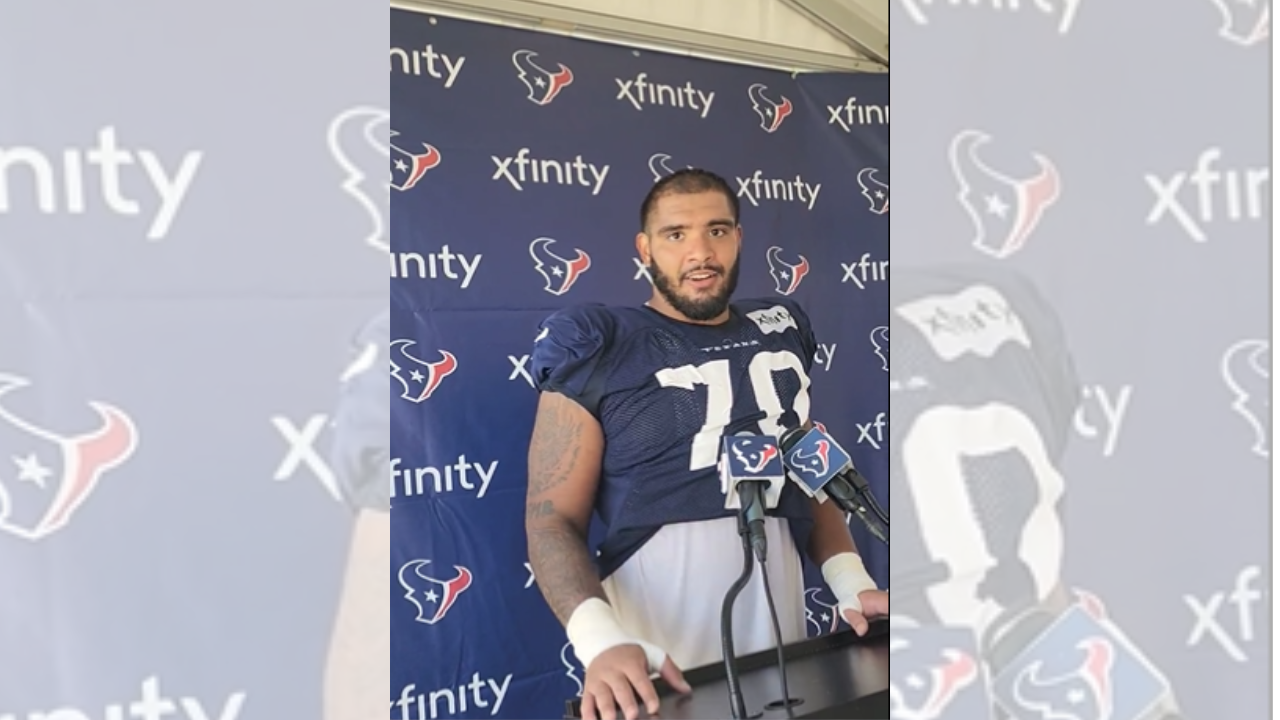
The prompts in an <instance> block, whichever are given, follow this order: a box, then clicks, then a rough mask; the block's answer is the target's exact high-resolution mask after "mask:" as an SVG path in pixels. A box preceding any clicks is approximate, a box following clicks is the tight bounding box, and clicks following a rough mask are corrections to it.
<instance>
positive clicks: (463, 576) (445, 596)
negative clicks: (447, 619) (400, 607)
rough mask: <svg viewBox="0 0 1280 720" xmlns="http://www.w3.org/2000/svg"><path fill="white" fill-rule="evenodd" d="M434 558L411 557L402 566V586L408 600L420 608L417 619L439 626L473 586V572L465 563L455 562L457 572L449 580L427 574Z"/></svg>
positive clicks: (415, 619) (417, 620)
mask: <svg viewBox="0 0 1280 720" xmlns="http://www.w3.org/2000/svg"><path fill="white" fill-rule="evenodd" d="M430 564H431V561H430V560H410V561H409V562H407V563H405V564H404V565H403V566H401V568H400V587H403V588H404V591H405V592H404V599H405V600H408V601H409V603H410V604H412V605H413V606H414V607H415V608H417V609H418V615H417V617H415V618H414V621H415V622H420V623H426V624H427V625H435V624H436V623H438V622H440V621H441V620H443V619H444V616H445V615H447V614H449V610H450V609H451V608H452V607H453V605H454V603H456V602H458V596H460V595H462V593H463V592H464V591H465V590H466V589H467V588H469V587H471V580H472V575H471V571H470V570H468V569H466V568H464V567H462V566H461V565H454V566H453V569H454V572H455V573H457V574H456V575H454V576H453V578H451V579H449V580H441V579H439V578H437V577H433V576H431V575H428V574H427V566H428V565H430Z"/></svg>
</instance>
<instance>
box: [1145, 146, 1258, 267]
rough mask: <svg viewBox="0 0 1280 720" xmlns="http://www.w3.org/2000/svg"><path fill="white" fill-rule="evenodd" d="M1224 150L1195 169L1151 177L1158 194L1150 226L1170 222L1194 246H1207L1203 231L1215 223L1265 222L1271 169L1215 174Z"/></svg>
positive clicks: (1207, 154)
mask: <svg viewBox="0 0 1280 720" xmlns="http://www.w3.org/2000/svg"><path fill="white" fill-rule="evenodd" d="M1220 159H1222V149H1221V148H1216V147H1211V148H1209V149H1207V150H1205V151H1204V152H1202V153H1200V157H1198V158H1197V159H1196V165H1195V169H1194V170H1191V171H1190V172H1187V171H1182V172H1177V173H1174V174H1173V175H1170V176H1169V177H1167V178H1161V177H1159V176H1156V175H1146V176H1145V179H1146V181H1147V186H1148V187H1150V188H1151V191H1152V192H1153V193H1154V194H1155V198H1154V200H1153V203H1152V205H1151V212H1150V213H1148V214H1147V224H1148V225H1155V224H1156V223H1159V222H1170V223H1173V224H1174V225H1176V226H1178V227H1180V228H1181V229H1182V231H1183V232H1185V233H1186V234H1187V237H1189V238H1191V239H1192V240H1193V241H1195V242H1198V243H1202V242H1208V240H1209V236H1208V235H1207V234H1205V228H1204V226H1206V225H1209V224H1211V223H1213V222H1220V221H1223V220H1225V221H1228V222H1240V221H1242V220H1253V221H1257V220H1264V219H1266V218H1268V217H1270V208H1269V207H1265V205H1266V203H1267V197H1268V194H1269V190H1270V185H1271V168H1269V167H1256V168H1240V169H1216V168H1215V167H1214V165H1215V163H1217V162H1218V161H1219V160H1220Z"/></svg>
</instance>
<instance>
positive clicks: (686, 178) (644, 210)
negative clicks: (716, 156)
mask: <svg viewBox="0 0 1280 720" xmlns="http://www.w3.org/2000/svg"><path fill="white" fill-rule="evenodd" d="M712 191H718V192H721V193H724V196H725V198H726V199H728V201H729V207H730V208H731V209H732V210H733V222H734V224H737V223H738V213H739V212H740V211H741V207H740V206H739V203H738V196H737V195H735V194H734V193H733V190H732V189H730V187H729V183H728V182H727V181H726V180H725V179H724V178H722V177H720V176H719V175H717V174H715V173H713V172H711V171H710V170H703V169H701V168H687V169H684V170H677V171H676V172H673V173H671V174H670V175H668V176H666V177H664V178H662V179H661V180H659V181H658V182H656V183H654V184H653V187H652V188H650V189H649V194H647V195H645V196H644V203H642V204H641V205H640V232H644V230H645V228H646V227H648V225H649V213H651V212H653V206H654V205H655V204H656V203H657V202H658V198H661V197H662V196H664V195H674V194H678V195H692V194H693V193H702V192H712Z"/></svg>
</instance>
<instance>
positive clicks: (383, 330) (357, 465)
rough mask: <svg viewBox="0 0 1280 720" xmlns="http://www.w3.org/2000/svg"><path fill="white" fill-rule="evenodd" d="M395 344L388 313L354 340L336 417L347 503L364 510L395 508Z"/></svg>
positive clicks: (338, 470) (336, 462)
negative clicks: (391, 352) (391, 479)
mask: <svg viewBox="0 0 1280 720" xmlns="http://www.w3.org/2000/svg"><path fill="white" fill-rule="evenodd" d="M390 343H391V311H390V310H389V309H388V310H386V311H384V312H382V313H380V314H379V315H378V316H377V317H375V318H374V319H373V320H372V321H370V323H369V324H368V325H366V326H365V327H364V328H362V329H361V330H360V332H359V334H358V335H357V336H356V338H355V351H354V356H353V358H352V361H351V364H350V365H349V366H347V369H346V370H345V371H344V372H343V374H342V378H341V383H342V390H341V392H342V395H341V398H340V399H339V402H338V408H337V412H335V413H334V417H333V446H332V450H331V458H332V464H333V470H334V474H335V475H336V476H337V480H338V484H339V487H340V488H341V490H342V493H343V496H344V498H345V500H346V501H347V503H348V504H350V505H351V506H352V507H354V508H357V509H361V510H376V511H381V512H388V511H389V510H390V508H391V486H390V484H389V483H388V482H387V478H388V477H389V476H390V473H391V466H390V458H391V439H390V422H391V402H390V389H391V378H390V376H389V375H388V374H387V364H388V362H389V361H390V358H389V356H388V352H389V347H390Z"/></svg>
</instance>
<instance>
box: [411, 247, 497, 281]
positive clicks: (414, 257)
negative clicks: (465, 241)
mask: <svg viewBox="0 0 1280 720" xmlns="http://www.w3.org/2000/svg"><path fill="white" fill-rule="evenodd" d="M483 257H484V256H483V255H481V254H480V253H476V254H475V255H472V256H470V257H468V256H466V255H463V254H462V253H457V252H453V251H452V250H450V249H449V246H448V245H442V246H440V249H439V250H437V251H436V252H428V253H416V252H393V253H391V277H392V278H398V279H401V280H410V279H413V278H418V279H419V280H458V281H461V282H460V285H459V286H460V287H461V288H462V289H463V290H466V289H467V287H468V286H470V285H471V279H472V278H473V277H475V274H476V268H478V267H480V259H481V258H483Z"/></svg>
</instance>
